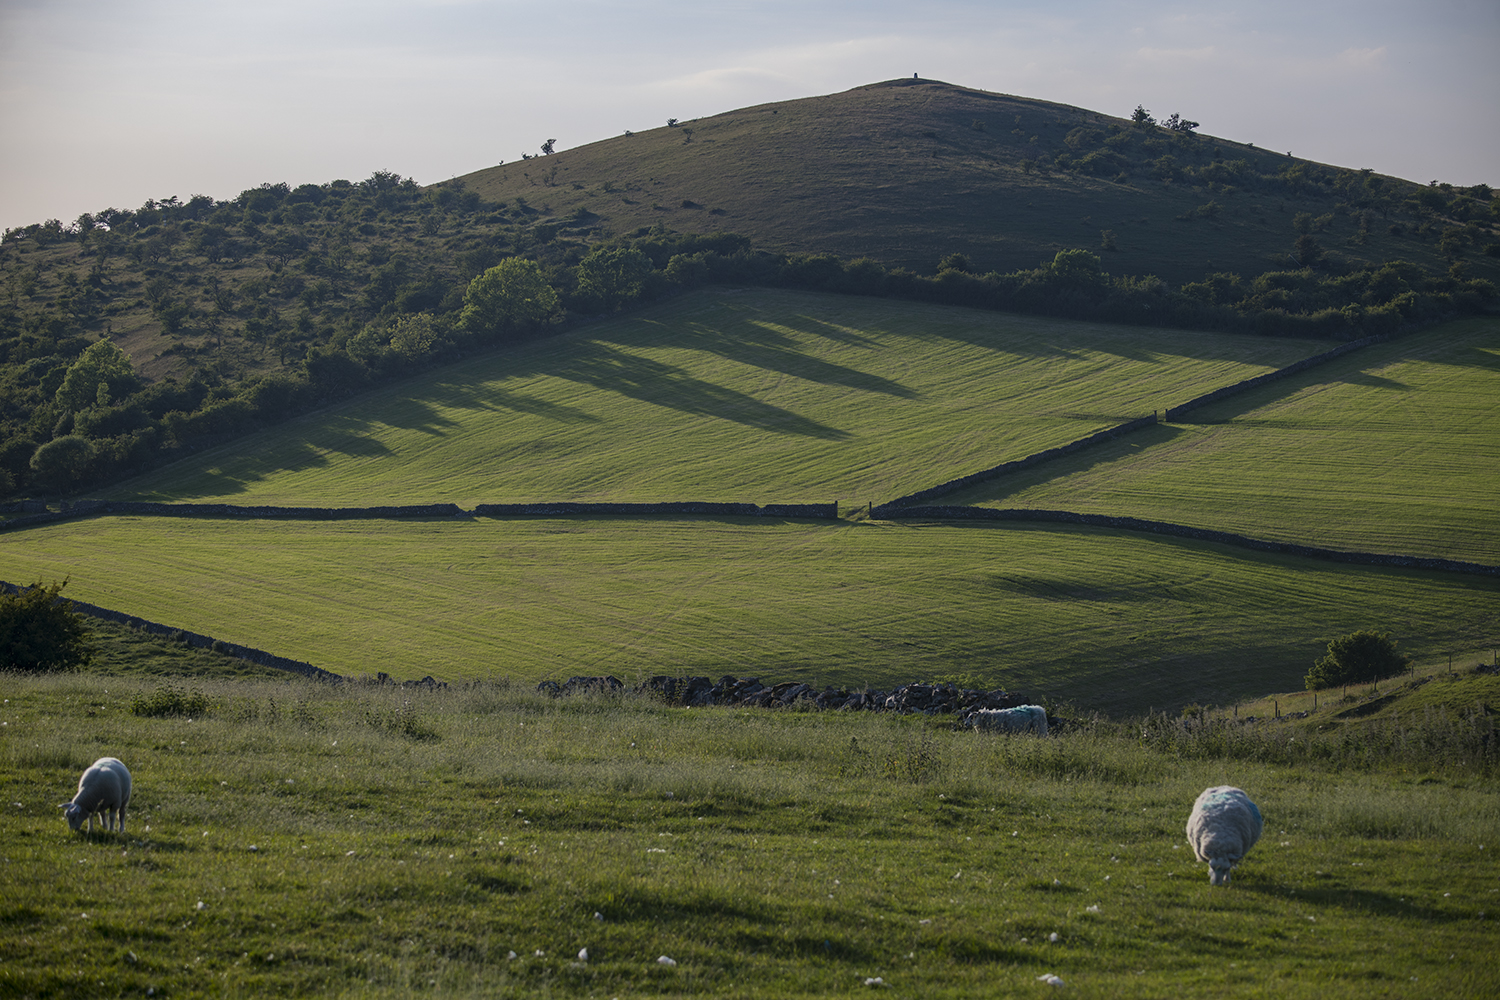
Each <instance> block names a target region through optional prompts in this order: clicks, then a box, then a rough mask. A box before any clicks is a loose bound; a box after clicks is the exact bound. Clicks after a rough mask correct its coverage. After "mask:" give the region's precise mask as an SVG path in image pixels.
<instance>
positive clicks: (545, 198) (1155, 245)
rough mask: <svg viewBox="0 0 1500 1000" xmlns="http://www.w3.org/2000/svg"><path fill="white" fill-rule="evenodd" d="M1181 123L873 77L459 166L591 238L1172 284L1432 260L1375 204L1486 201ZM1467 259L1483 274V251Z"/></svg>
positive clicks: (1387, 208) (482, 190) (1391, 209)
mask: <svg viewBox="0 0 1500 1000" xmlns="http://www.w3.org/2000/svg"><path fill="white" fill-rule="evenodd" d="M1141 114H1145V112H1144V109H1142V112H1140V113H1139V114H1138V117H1139V115H1141ZM1174 117H1175V116H1174ZM1194 124H1195V123H1192V122H1182V121H1174V122H1172V123H1171V126H1175V127H1171V126H1163V125H1158V124H1156V123H1155V122H1154V120H1151V119H1149V118H1141V119H1140V120H1132V119H1124V118H1116V117H1111V116H1109V115H1105V114H1101V113H1098V112H1095V111H1089V110H1086V109H1084V108H1077V107H1072V106H1069V105H1065V104H1053V103H1049V102H1046V101H1039V100H1031V99H1028V98H1022V97H1014V96H1009V95H1004V94H993V93H987V92H984V91H980V90H973V89H969V88H966V87H960V86H954V85H952V84H948V83H943V82H940V81H936V80H923V79H902V80H888V81H886V82H883V83H875V84H870V85H868V86H862V87H856V88H854V89H852V90H848V91H845V92H843V93H839V94H831V95H828V96H823V97H809V98H804V99H800V100H794V101H783V102H779V103H774V104H761V105H756V106H754V107H749V108H741V109H739V110H735V111H729V112H726V113H724V114H720V115H715V116H712V117H709V118H701V119H694V120H692V121H686V122H679V121H677V120H675V119H673V120H671V121H670V122H669V123H666V124H664V125H663V126H661V127H659V128H655V129H652V130H650V131H646V132H638V133H630V132H626V133H625V134H623V135H621V136H616V137H614V138H611V139H606V140H603V141H600V142H595V143H591V144H589V145H585V146H581V147H578V148H575V149H569V150H564V151H562V152H558V153H539V154H538V155H537V156H534V157H529V158H528V159H525V160H522V161H519V162H514V163H505V164H501V165H499V166H495V167H490V168H487V169H485V170H480V171H477V172H474V173H471V174H468V175H466V176H465V177H463V178H462V180H463V181H464V183H465V185H466V187H467V188H468V189H469V190H472V191H476V192H478V193H479V194H480V195H481V196H483V197H484V198H486V199H488V200H492V201H501V202H505V201H514V200H516V199H518V198H519V199H522V201H523V204H524V203H530V204H533V205H536V206H538V207H540V208H541V209H542V214H544V215H547V214H550V215H552V216H553V217H557V218H565V217H566V218H571V220H572V221H573V222H574V223H583V224H589V223H592V224H593V225H594V226H595V227H597V228H598V229H600V230H602V231H603V234H604V235H617V236H623V235H628V234H630V233H632V232H634V231H636V230H638V229H640V228H642V227H654V226H658V225H659V226H663V227H665V228H666V229H668V230H676V231H679V232H686V233H691V232H711V231H717V230H724V231H731V232H735V233H740V234H742V235H745V236H748V237H750V238H751V239H752V240H753V241H754V242H755V245H756V246H757V247H759V248H761V249H765V250H771V251H777V252H782V253H828V254H833V255H835V256H838V257H842V258H845V259H851V258H859V257H869V258H871V259H874V260H877V261H880V262H881V263H883V264H885V265H887V266H900V267H907V268H910V269H912V270H915V271H918V272H924V273H931V271H932V270H933V269H934V268H935V266H936V265H937V262H938V261H939V259H941V258H942V257H944V256H946V255H948V254H952V253H960V254H963V255H964V256H965V257H967V258H968V260H969V262H970V263H971V264H972V266H973V268H974V269H975V270H977V271H981V272H983V271H989V270H998V271H1009V270H1014V269H1018V268H1025V267H1035V266H1036V265H1037V264H1038V263H1039V262H1040V261H1042V260H1045V259H1050V258H1051V257H1052V256H1053V255H1054V254H1055V253H1056V252H1057V251H1058V250H1062V249H1069V248H1083V249H1092V250H1096V251H1098V252H1100V253H1101V254H1102V255H1103V256H1104V263H1105V266H1106V268H1107V269H1108V270H1110V271H1111V272H1113V273H1117V274H1155V275H1157V276H1158V277H1161V278H1164V279H1166V280H1168V281H1172V282H1174V283H1182V282H1186V281H1191V280H1198V279H1201V278H1202V277H1203V275H1204V274H1205V273H1209V272H1214V271H1232V272H1236V273H1239V274H1242V275H1247V276H1248V275H1254V274H1259V273H1261V272H1263V271H1266V270H1270V269H1281V268H1285V267H1288V266H1291V267H1297V266H1300V263H1299V261H1298V260H1297V258H1296V256H1295V247H1296V243H1297V240H1298V239H1299V237H1300V236H1305V235H1314V234H1315V238H1316V239H1319V240H1320V241H1321V245H1322V246H1325V247H1328V248H1330V249H1333V248H1336V249H1337V251H1338V252H1339V253H1340V254H1342V255H1343V256H1345V257H1347V258H1348V259H1349V260H1350V262H1351V263H1362V262H1378V261H1384V260H1391V259H1405V260H1411V261H1413V262H1415V263H1419V264H1422V265H1423V266H1426V267H1428V268H1437V269H1439V270H1442V269H1446V268H1447V266H1448V262H1447V261H1445V260H1444V259H1443V258H1442V254H1441V253H1440V252H1436V251H1435V249H1434V247H1433V244H1434V243H1436V242H1437V234H1438V230H1439V229H1440V228H1441V225H1442V224H1441V222H1438V223H1436V224H1429V226H1428V228H1427V229H1425V230H1424V229H1423V226H1422V223H1421V221H1420V220H1413V221H1412V222H1410V223H1408V224H1400V223H1398V224H1397V225H1390V224H1389V223H1390V216H1391V215H1392V213H1397V214H1405V213H1407V212H1409V211H1412V210H1420V209H1422V208H1424V207H1430V208H1435V209H1437V210H1438V214H1439V215H1440V216H1446V217H1448V218H1449V219H1450V221H1459V222H1461V221H1463V219H1462V216H1463V215H1464V212H1463V210H1462V208H1460V209H1458V216H1459V217H1458V218H1457V219H1456V220H1455V219H1454V217H1453V216H1452V215H1451V214H1450V213H1449V212H1448V210H1449V209H1452V208H1453V205H1454V202H1463V201H1467V202H1468V204H1469V206H1470V207H1471V208H1473V209H1474V210H1475V212H1477V213H1478V214H1479V215H1482V216H1484V217H1486V218H1488V217H1489V216H1490V215H1491V212H1490V209H1491V204H1490V192H1488V191H1484V192H1479V193H1478V194H1477V196H1476V197H1474V198H1465V196H1464V195H1463V194H1462V193H1461V192H1460V193H1457V194H1456V195H1455V192H1454V191H1453V190H1452V189H1451V188H1447V189H1446V190H1443V191H1435V192H1434V193H1435V194H1439V195H1440V197H1438V198H1436V199H1434V198H1431V197H1429V198H1428V200H1430V201H1433V202H1434V204H1433V206H1425V202H1422V201H1421V200H1420V199H1421V192H1422V188H1421V187H1420V186H1418V185H1414V184H1412V183H1410V182H1407V181H1401V180H1398V179H1395V178H1390V177H1384V176H1381V175H1377V174H1373V173H1372V172H1370V171H1367V170H1349V169H1343V168H1338V167H1330V166H1325V165H1321V164H1315V163H1311V162H1309V161H1305V160H1300V159H1297V158H1294V157H1292V156H1291V155H1290V154H1282V153H1272V152H1269V151H1266V150H1262V149H1258V148H1256V147H1255V146H1254V145H1253V144H1246V143H1240V142H1232V141H1229V140H1226V139H1220V138H1215V137H1213V136H1210V135H1203V134H1198V133H1197V132H1196V131H1194V130H1193V129H1192V128H1190V127H1187V126H1192V125H1194ZM547 148H550V143H549V145H548V147H547ZM1444 187H1445V188H1446V187H1447V186H1444ZM1439 201H1440V202H1441V205H1438V204H1437V202H1439ZM1482 268H1483V270H1485V271H1486V276H1489V275H1488V273H1487V272H1488V270H1489V269H1490V267H1489V262H1483V265H1482Z"/></svg>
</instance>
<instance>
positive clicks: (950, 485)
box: [870, 413, 1156, 517]
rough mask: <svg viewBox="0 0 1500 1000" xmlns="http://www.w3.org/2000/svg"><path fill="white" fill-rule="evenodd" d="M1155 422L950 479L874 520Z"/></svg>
mask: <svg viewBox="0 0 1500 1000" xmlns="http://www.w3.org/2000/svg"><path fill="white" fill-rule="evenodd" d="M1155 423H1156V414H1155V413H1153V414H1151V416H1149V417H1138V418H1136V419H1135V420H1127V421H1125V423H1123V424H1116V425H1115V426H1114V427H1109V428H1106V429H1104V430H1102V431H1099V432H1098V433H1097V434H1090V435H1089V436H1088V437H1084V438H1079V439H1078V440H1077V441H1070V442H1068V443H1067V444H1065V445H1059V446H1058V447H1056V448H1048V449H1047V450H1046V451H1039V452H1036V453H1035V454H1032V455H1027V456H1026V457H1025V458H1018V459H1016V460H1015V461H1013V462H1002V463H1001V464H999V465H997V466H994V467H993V468H990V469H984V470H982V471H980V472H974V473H970V474H969V475H967V476H960V477H959V478H958V479H950V480H948V481H947V482H946V483H940V484H939V485H937V486H933V487H931V488H929V489H925V490H918V491H917V492H916V493H911V494H908V495H906V496H904V497H898V498H897V499H895V500H891V501H889V502H887V503H883V504H881V505H880V506H879V507H875V508H872V510H871V512H870V513H871V516H874V517H883V516H885V513H886V512H887V511H888V510H889V509H890V508H893V507H898V506H900V505H901V504H907V503H920V502H922V501H923V500H935V499H937V498H938V497H940V496H946V495H947V494H949V493H955V492H957V491H958V490H962V489H966V488H967V487H970V486H974V485H976V484H978V483H982V482H985V481H986V480H989V479H994V478H996V477H998V476H1003V475H1006V474H1007V473H1011V472H1019V471H1021V470H1022V469H1029V468H1031V467H1032V466H1033V465H1040V464H1041V463H1043V462H1049V461H1051V460H1052V459H1054V458H1061V457H1062V456H1063V455H1071V454H1073V453H1074V452H1076V451H1082V450H1083V449H1084V448H1088V447H1090V446H1092V445H1096V444H1099V443H1100V442H1101V441H1109V440H1112V439H1114V438H1117V437H1119V436H1120V435H1121V434H1129V433H1130V432H1132V431H1138V430H1140V429H1141V428H1142V427H1150V426H1153V425H1154V424H1155Z"/></svg>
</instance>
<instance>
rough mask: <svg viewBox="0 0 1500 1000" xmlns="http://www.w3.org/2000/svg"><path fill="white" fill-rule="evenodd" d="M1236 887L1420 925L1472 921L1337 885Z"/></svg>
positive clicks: (1382, 894) (1256, 884)
mask: <svg viewBox="0 0 1500 1000" xmlns="http://www.w3.org/2000/svg"><path fill="white" fill-rule="evenodd" d="M1236 887H1237V888H1241V889H1243V891H1245V892H1253V893H1257V894H1259V895H1262V896H1274V897H1277V898H1279V899H1288V898H1290V899H1295V900H1297V901H1299V902H1302V903H1305V904H1307V905H1308V906H1320V907H1325V908H1331V907H1339V908H1341V909H1345V910H1352V911H1357V912H1360V913H1373V914H1378V915H1380V916H1386V917H1399V918H1401V919H1404V920H1420V921H1422V922H1423V923H1432V922H1436V923H1454V922H1456V921H1460V920H1463V921H1469V920H1473V917H1472V916H1469V915H1467V914H1464V913H1460V912H1456V911H1445V910H1441V909H1437V908H1435V907H1431V906H1421V905H1419V904H1417V903H1413V902H1410V901H1409V900H1407V899H1405V898H1404V897H1400V896H1393V895H1391V894H1390V893H1388V892H1376V891H1374V890H1371V889H1350V888H1346V887H1340V886H1328V887H1324V888H1317V887H1315V888H1311V889H1308V888H1295V887H1292V886H1287V885H1284V884H1282V883H1280V882H1269V881H1268V882H1260V881H1252V882H1249V883H1246V884H1244V885H1239V884H1238V883H1236Z"/></svg>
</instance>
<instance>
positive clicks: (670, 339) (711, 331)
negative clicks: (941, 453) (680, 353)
mask: <svg viewBox="0 0 1500 1000" xmlns="http://www.w3.org/2000/svg"><path fill="white" fill-rule="evenodd" d="M796 318H797V319H798V320H801V321H803V322H805V323H807V324H808V325H809V326H810V327H811V326H812V325H813V324H814V322H815V321H812V320H810V319H808V318H807V317H804V316H799V317H796ZM778 325H784V324H778V323H773V322H771V321H769V320H764V319H756V318H752V317H738V318H736V319H735V320H734V321H732V322H730V323H723V324H715V325H708V324H704V323H700V322H688V323H685V324H678V323H673V324H670V325H669V324H667V323H661V322H657V321H650V320H644V319H642V320H637V321H636V322H633V323H629V324H626V325H622V326H621V327H620V328H619V333H618V335H617V336H616V337H614V338H612V341H613V342H614V343H618V344H625V345H629V346H632V347H678V348H682V347H686V348H691V349H694V350H701V351H706V352H708V353H709V354H714V355H717V356H718V357H721V358H724V359H725V360H727V361H734V362H737V363H739V364H742V365H745V366H747V367H750V368H759V369H762V370H764V371H773V372H779V373H780V374H782V375H790V376H791V377H793V378H799V379H804V380H806V381H809V382H816V383H818V384H819V385H836V386H843V387H845V388H848V389H859V390H861V391H864V392H876V393H881V394H883V395H888V396H896V397H898V398H901V399H917V398H920V396H921V393H919V392H917V391H915V390H913V389H910V388H908V387H907V386H904V385H902V384H901V383H899V382H896V381H893V380H891V379H888V378H885V377H883V376H880V375H875V374H871V373H869V372H862V371H860V370H858V369H857V368H850V367H848V366H847V365H841V364H838V363H836V362H833V361H828V360H825V359H823V358H818V357H814V356H813V355H811V354H809V353H807V351H806V350H805V347H804V345H803V344H802V343H800V342H799V341H798V339H797V338H796V337H793V336H790V335H788V334H787V333H786V332H785V331H784V330H783V329H778ZM822 326H823V327H824V328H825V329H809V330H807V331H805V332H806V333H807V334H808V335H809V336H810V337H825V338H826V337H827V336H828V334H827V333H826V332H825V330H826V329H836V328H833V327H830V326H829V325H828V324H822ZM836 339H839V340H840V341H841V342H843V343H851V342H852V338H851V335H850V334H848V333H847V332H842V333H841V335H840V336H839V337H838V338H836ZM596 343H599V344H600V345H601V346H602V345H603V343H604V342H603V341H602V340H601V341H596ZM860 346H868V347H871V348H878V347H879V346H880V345H879V344H877V343H876V342H875V341H873V340H869V339H868V338H862V343H861V344H860Z"/></svg>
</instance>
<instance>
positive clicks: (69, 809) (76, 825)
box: [57, 802, 88, 830]
mask: <svg viewBox="0 0 1500 1000" xmlns="http://www.w3.org/2000/svg"><path fill="white" fill-rule="evenodd" d="M57 808H59V809H61V810H62V811H63V817H64V818H65V819H66V820H67V821H68V825H69V826H70V827H72V828H73V829H74V830H81V829H83V821H84V820H85V819H87V818H88V816H87V814H86V813H84V811H83V807H82V806H80V805H79V804H78V803H76V802H59V803H58V804H57Z"/></svg>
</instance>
